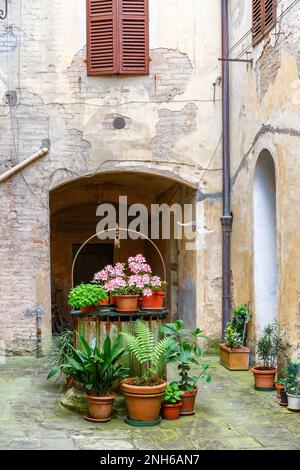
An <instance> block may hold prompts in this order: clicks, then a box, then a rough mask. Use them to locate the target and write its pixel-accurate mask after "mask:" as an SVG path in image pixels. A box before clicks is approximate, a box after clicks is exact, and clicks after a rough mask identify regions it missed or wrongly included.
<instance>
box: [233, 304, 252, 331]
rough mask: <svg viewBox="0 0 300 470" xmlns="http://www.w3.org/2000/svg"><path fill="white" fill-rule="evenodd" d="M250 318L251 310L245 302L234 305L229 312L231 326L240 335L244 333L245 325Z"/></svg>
mask: <svg viewBox="0 0 300 470" xmlns="http://www.w3.org/2000/svg"><path fill="white" fill-rule="evenodd" d="M250 320H251V312H250V310H249V305H247V304H241V305H239V306H238V307H235V308H234V309H233V310H232V312H231V322H230V323H231V327H232V328H233V329H234V331H236V332H237V333H238V334H240V335H241V336H243V334H244V328H245V325H246V324H247V323H249V321H250Z"/></svg>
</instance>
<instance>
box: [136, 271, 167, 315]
mask: <svg viewBox="0 0 300 470" xmlns="http://www.w3.org/2000/svg"><path fill="white" fill-rule="evenodd" d="M166 288H167V282H166V281H162V279H161V278H160V277H159V276H149V282H148V283H147V284H146V285H145V287H144V289H143V295H142V309H143V310H163V308H164V302H165V297H166Z"/></svg>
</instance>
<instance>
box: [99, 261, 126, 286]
mask: <svg viewBox="0 0 300 470" xmlns="http://www.w3.org/2000/svg"><path fill="white" fill-rule="evenodd" d="M124 269H125V268H124V264H123V263H117V264H116V265H115V266H111V265H110V264H108V265H107V266H105V268H104V269H102V270H101V271H99V272H98V273H96V274H95V275H94V281H100V282H107V281H109V280H111V279H113V278H115V277H123V276H125V272H124Z"/></svg>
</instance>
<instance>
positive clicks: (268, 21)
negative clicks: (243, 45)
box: [252, 0, 276, 45]
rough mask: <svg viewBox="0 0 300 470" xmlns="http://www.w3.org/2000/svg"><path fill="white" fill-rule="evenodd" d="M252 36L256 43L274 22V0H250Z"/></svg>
mask: <svg viewBox="0 0 300 470" xmlns="http://www.w3.org/2000/svg"><path fill="white" fill-rule="evenodd" d="M252 21H253V22H252V36H253V44H254V45H255V44H257V43H258V42H259V41H260V40H261V39H262V38H263V37H264V36H265V34H266V33H267V32H268V31H269V30H270V29H271V28H272V27H273V26H274V24H275V22H276V0H252Z"/></svg>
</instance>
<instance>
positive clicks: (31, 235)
mask: <svg viewBox="0 0 300 470" xmlns="http://www.w3.org/2000/svg"><path fill="white" fill-rule="evenodd" d="M85 42H86V41H85V1H84V0H64V1H63V2H61V1H60V0H54V1H53V0H51V1H50V0H40V1H38V2H37V1H35V0H26V1H24V0H12V1H10V2H9V16H8V20H7V22H1V23H0V119H1V123H0V125H1V133H0V166H1V171H5V169H7V168H10V167H11V166H13V165H14V164H15V163H16V162H18V161H21V160H22V159H24V158H25V157H27V156H29V155H30V154H32V153H33V152H35V151H36V150H37V149H38V148H40V147H41V145H42V144H43V145H47V146H49V147H50V154H49V155H48V156H47V157H45V158H44V159H42V160H40V161H39V162H37V163H35V164H34V165H32V166H31V167H30V168H28V169H26V170H24V172H23V174H18V175H17V176H15V177H14V178H13V179H11V180H10V181H9V182H6V183H4V184H2V185H1V187H0V211H1V226H0V240H1V242H0V257H1V258H0V261H1V270H0V332H1V333H0V334H1V340H2V343H1V344H2V346H3V347H4V349H5V350H6V352H7V353H12V352H13V353H27V352H32V351H33V350H34V349H35V345H36V311H37V309H39V310H40V311H41V313H42V318H43V322H42V337H43V341H46V340H47V338H49V335H50V250H49V240H50V233H49V231H50V228H49V227H50V225H49V208H48V193H49V188H54V187H55V186H56V185H58V184H61V183H63V182H64V181H69V180H71V179H72V178H76V177H79V176H81V175H89V174H94V173H95V172H101V171H104V170H106V169H107V168H110V169H117V170H118V171H122V169H123V168H126V169H127V170H128V169H132V171H138V170H139V169H140V171H144V170H145V169H146V170H147V171H148V172H152V171H153V172H155V173H156V174H166V173H167V174H168V175H174V177H175V178H177V179H179V178H181V179H182V180H183V181H185V182H187V183H188V184H192V185H194V186H195V185H196V186H197V187H198V188H199V193H198V200H199V201H200V203H201V204H202V205H203V207H204V209H203V211H202V214H203V216H202V217H201V224H202V229H203V231H205V236H203V237H202V235H201V237H202V238H203V243H202V245H201V246H200V247H199V252H198V254H197V257H199V259H200V258H201V262H200V264H199V266H200V267H201V268H200V267H198V268H197V270H194V271H193V274H192V276H188V275H186V277H185V279H186V282H187V285H186V288H187V289H190V288H191V289H192V290H193V291H195V292H196V293H197V323H198V324H199V325H201V326H202V327H203V328H204V329H205V330H206V333H207V334H209V335H211V336H219V335H220V329H221V323H220V318H221V308H220V307H221V290H220V276H221V272H220V256H221V243H220V240H221V239H220V222H219V216H220V211H221V209H220V191H221V172H220V167H221V161H220V146H219V147H217V145H218V142H219V139H220V135H221V119H220V111H221V102H220V93H221V90H220V87H219V86H217V87H216V95H215V99H214V87H213V83H214V82H215V81H216V78H217V77H218V76H219V75H220V63H219V62H218V60H217V58H218V57H219V56H220V2H219V1H217V0H213V1H212V0H202V1H201V2H199V1H198V0H189V1H188V2H187V1H186V0H163V1H158V0H150V47H151V65H150V69H151V73H150V75H149V76H145V77H102V78H100V77H94V78H88V77H87V76H86V65H85V62H84V59H85ZM289 60H291V59H289ZM116 115H121V116H124V117H125V119H126V127H125V129H123V130H119V131H117V130H115V129H114V128H113V126H112V120H113V118H114V117H115V116H116ZM213 155H215V156H214V158H213V160H212V156H213ZM208 167H209V168H208ZM206 168H208V170H206ZM188 269H189V268H188V265H187V270H188ZM191 284H192V285H191Z"/></svg>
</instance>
